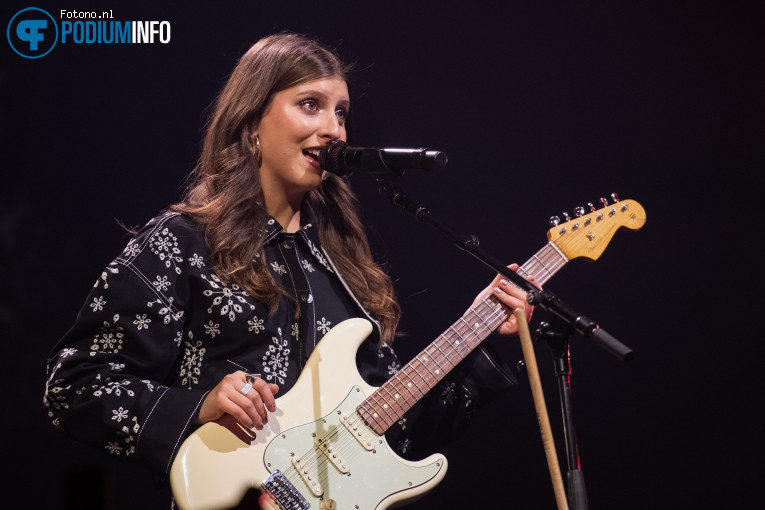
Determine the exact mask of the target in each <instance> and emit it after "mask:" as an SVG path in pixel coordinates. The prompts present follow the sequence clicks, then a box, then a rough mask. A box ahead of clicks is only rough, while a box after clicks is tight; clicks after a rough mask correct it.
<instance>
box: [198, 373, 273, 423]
mask: <svg viewBox="0 0 765 510" xmlns="http://www.w3.org/2000/svg"><path fill="white" fill-rule="evenodd" d="M246 375H247V374H245V373H244V372H242V371H238V372H234V373H233V374H228V375H227V376H226V377H224V378H223V380H222V381H221V382H219V383H218V385H217V386H216V387H215V388H213V390H212V391H211V392H210V393H209V394H208V395H207V398H205V401H204V402H203V403H202V408H201V409H200V410H199V423H207V422H208V421H215V420H217V419H218V418H220V417H222V416H223V414H224V413H228V414H230V415H231V416H233V417H234V418H236V419H237V420H239V421H240V422H241V423H242V424H243V425H246V426H248V427H250V428H251V429H252V428H255V429H257V430H261V429H262V428H263V425H265V424H266V423H268V414H267V413H266V410H268V411H270V412H272V413H273V412H274V411H276V404H275V400H274V395H275V394H276V393H277V392H278V391H279V386H277V385H276V384H269V383H266V381H264V380H263V379H261V378H260V377H256V378H255V379H254V381H253V382H252V387H251V388H250V389H249V390H247V393H246V394H245V393H243V392H242V390H244V389H246V385H247V379H246Z"/></svg>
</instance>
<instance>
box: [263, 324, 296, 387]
mask: <svg viewBox="0 0 765 510" xmlns="http://www.w3.org/2000/svg"><path fill="white" fill-rule="evenodd" d="M276 331H277V332H278V333H279V338H276V337H275V336H272V337H271V341H272V342H273V344H272V345H269V346H268V352H266V354H265V355H264V356H263V372H265V376H266V380H267V381H274V380H276V381H279V383H281V384H284V378H285V377H287V369H288V368H289V366H290V361H289V355H290V349H289V340H284V339H283V338H282V328H276Z"/></svg>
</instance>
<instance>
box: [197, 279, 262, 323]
mask: <svg viewBox="0 0 765 510" xmlns="http://www.w3.org/2000/svg"><path fill="white" fill-rule="evenodd" d="M211 277H212V279H211V280H208V279H207V276H205V275H204V274H202V279H203V280H205V281H206V282H207V284H208V285H210V287H212V288H213V289H214V290H206V291H204V292H203V294H204V295H205V296H207V297H210V296H215V298H214V299H213V302H212V306H210V308H208V309H207V313H213V308H214V307H216V306H219V305H221V304H223V306H221V308H220V314H221V315H228V318H229V320H230V321H231V322H234V319H236V314H237V313H242V306H241V304H244V305H247V306H249V308H250V310H254V309H255V305H253V304H250V303H248V302H247V299H245V296H247V293H246V292H245V291H243V290H239V286H238V285H236V284H232V285H231V287H228V286H227V285H225V284H224V283H223V282H222V281H221V280H220V278H218V277H217V276H216V275H214V274H213V275H211ZM216 294H217V295H216ZM240 303H241V304H240Z"/></svg>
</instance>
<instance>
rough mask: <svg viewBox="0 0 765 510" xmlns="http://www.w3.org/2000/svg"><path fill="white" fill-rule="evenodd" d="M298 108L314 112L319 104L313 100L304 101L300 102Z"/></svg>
mask: <svg viewBox="0 0 765 510" xmlns="http://www.w3.org/2000/svg"><path fill="white" fill-rule="evenodd" d="M300 106H301V107H302V108H303V109H304V110H306V111H309V112H315V111H318V109H319V103H318V102H317V101H316V100H315V99H305V100H303V101H301V102H300Z"/></svg>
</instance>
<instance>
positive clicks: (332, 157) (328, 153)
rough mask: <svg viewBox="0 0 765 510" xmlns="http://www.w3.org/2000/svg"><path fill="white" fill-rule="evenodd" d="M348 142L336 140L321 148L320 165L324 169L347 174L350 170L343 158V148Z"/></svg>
mask: <svg viewBox="0 0 765 510" xmlns="http://www.w3.org/2000/svg"><path fill="white" fill-rule="evenodd" d="M347 145H348V144H347V143H345V142H343V141H340V140H338V141H336V142H334V143H331V144H329V145H325V146H324V147H322V148H321V150H319V166H320V167H321V169H322V170H326V171H327V172H329V173H331V174H335V175H345V174H347V173H348V172H347V171H346V169H345V162H344V161H343V159H342V157H341V156H342V153H343V149H345V147H346V146H347Z"/></svg>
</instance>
